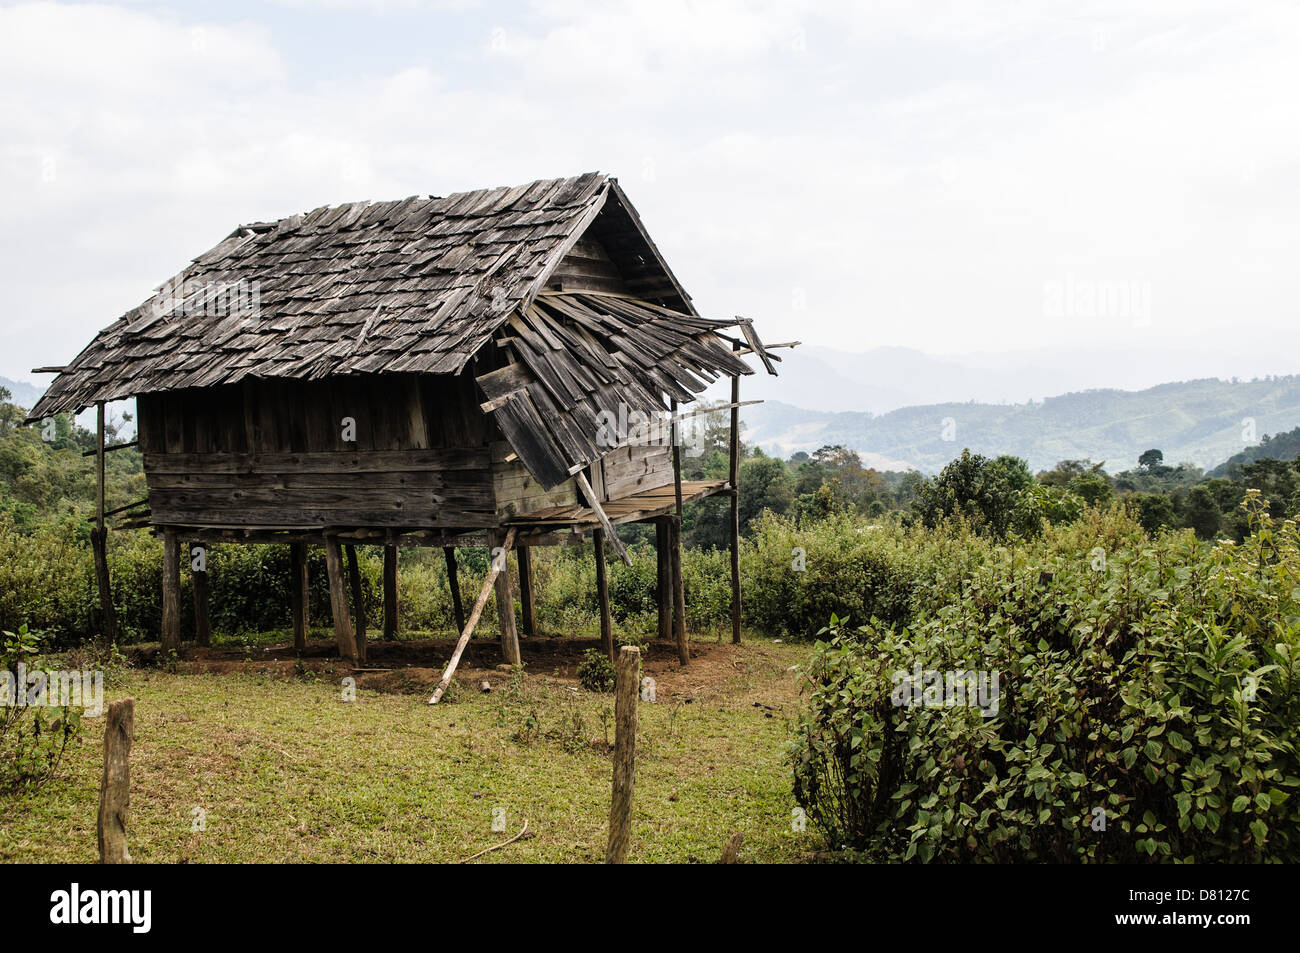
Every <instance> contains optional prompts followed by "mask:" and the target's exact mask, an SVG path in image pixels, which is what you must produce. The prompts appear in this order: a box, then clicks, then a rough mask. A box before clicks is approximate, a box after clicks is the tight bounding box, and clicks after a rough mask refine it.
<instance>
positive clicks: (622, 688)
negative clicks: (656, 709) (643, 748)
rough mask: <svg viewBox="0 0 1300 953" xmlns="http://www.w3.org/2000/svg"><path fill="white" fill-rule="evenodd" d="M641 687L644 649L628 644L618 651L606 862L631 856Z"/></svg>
mask: <svg viewBox="0 0 1300 953" xmlns="http://www.w3.org/2000/svg"><path fill="white" fill-rule="evenodd" d="M640 688H641V650H640V649H639V648H637V647H636V646H634V645H625V646H623V647H622V648H621V649H619V651H618V667H617V679H616V681H615V684H614V784H613V793H612V794H611V796H610V801H609V849H608V850H607V851H606V852H605V863H607V864H621V863H624V862H625V861H626V860H627V852H628V848H629V847H631V845H632V789H633V787H634V786H635V784H634V781H635V773H636V725H637V717H636V707H637V699H638V697H639V696H638V692H639V691H640Z"/></svg>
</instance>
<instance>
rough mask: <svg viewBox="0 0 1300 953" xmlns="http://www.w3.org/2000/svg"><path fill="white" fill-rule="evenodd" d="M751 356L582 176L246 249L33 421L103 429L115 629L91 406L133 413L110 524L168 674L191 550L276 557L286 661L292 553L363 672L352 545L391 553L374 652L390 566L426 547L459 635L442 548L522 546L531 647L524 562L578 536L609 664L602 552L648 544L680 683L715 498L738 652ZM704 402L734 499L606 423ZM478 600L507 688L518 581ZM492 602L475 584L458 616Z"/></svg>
mask: <svg viewBox="0 0 1300 953" xmlns="http://www.w3.org/2000/svg"><path fill="white" fill-rule="evenodd" d="M727 328H734V329H736V330H735V332H734V333H732V334H728V333H726V330H725V329H727ZM751 354H752V355H755V356H756V357H757V358H758V359H759V361H760V362H761V363H762V365H763V366H764V368H765V369H766V370H767V371H768V372H770V373H775V371H774V370H773V365H772V361H773V360H775V358H773V357H772V356H771V355H769V354H768V353H767V349H765V348H764V347H763V345H762V343H761V342H760V341H759V339H758V337H757V336H756V335H755V334H754V332H753V329H752V328H751V327H750V325H749V323H748V322H747V321H745V320H743V319H733V320H714V319H710V318H705V317H702V316H700V315H699V314H698V313H697V312H696V310H695V308H694V307H692V305H691V300H690V297H689V296H688V295H687V294H686V292H685V291H684V290H683V289H682V287H681V285H680V284H679V283H678V281H677V279H676V278H675V277H674V276H673V274H672V272H671V271H670V270H669V268H668V266H667V264H666V263H665V262H664V260H663V257H662V256H661V255H660V254H659V251H658V249H656V247H655V245H654V242H652V241H651V239H650V236H649V235H648V234H647V233H646V231H645V229H644V227H643V226H642V224H641V221H640V219H639V217H638V216H637V213H636V211H635V210H634V209H633V207H632V205H631V203H630V202H629V201H628V200H627V197H626V196H625V195H624V193H623V191H622V189H621V188H620V187H619V185H618V183H617V181H616V180H615V179H614V178H612V177H609V176H605V175H601V174H586V175H580V176H577V177H574V178H568V179H551V180H543V181H538V182H533V183H530V184H528V185H522V186H519V187H516V188H497V189H488V190H482V191H475V192H464V193H459V194H455V195H449V196H446V197H441V198H439V197H412V198H408V199H405V200H404V201H395V202H379V203H370V202H356V203H350V204H346V205H339V206H335V207H324V208H319V209H316V210H315V211H312V212H308V213H306V214H303V215H295V216H293V217H291V218H286V219H282V220H280V221H277V222H269V223H258V224H253V225H246V226H242V227H240V228H238V229H236V230H235V231H234V232H232V233H231V234H230V235H229V236H228V237H227V238H226V239H225V240H224V241H222V242H221V243H220V244H219V245H217V246H216V247H215V248H213V249H211V250H210V251H208V252H206V253H205V254H203V255H201V256H199V257H198V258H197V259H195V260H194V262H193V264H192V265H191V266H189V267H188V268H186V269H185V270H184V271H183V272H182V273H181V274H179V275H177V276H176V277H175V278H173V279H172V280H171V281H169V282H168V283H167V284H165V285H163V286H162V288H161V289H159V291H158V292H157V293H156V294H155V295H154V296H153V297H151V298H150V299H149V300H148V301H146V302H144V303H143V304H142V305H140V306H139V307H137V308H135V309H134V310H132V311H130V312H128V313H127V314H125V315H123V316H122V317H121V318H119V319H118V320H117V321H115V322H114V323H113V324H111V325H110V326H108V327H107V328H105V329H104V330H103V331H101V332H100V333H99V335H98V336H96V337H95V339H94V340H93V341H92V342H91V343H90V345H89V346H87V347H86V348H85V350H83V351H82V352H81V353H80V354H79V355H77V357H76V358H75V359H74V360H73V361H72V362H71V363H70V364H68V365H67V366H66V367H62V368H58V369H57V370H58V371H59V374H58V377H57V378H56V379H55V380H54V381H53V383H52V384H51V386H50V388H49V390H48V391H47V392H46V393H45V395H44V396H43V397H42V398H41V400H40V401H39V402H38V403H37V405H36V406H35V407H34V408H33V410H32V413H31V418H32V419H41V418H43V417H46V416H49V415H51V414H55V413H59V412H64V411H69V412H77V411H80V410H82V409H84V408H87V407H89V406H92V405H97V406H98V407H99V410H100V415H101V428H100V461H101V468H100V472H101V478H100V480H101V494H100V500H101V502H100V506H99V516H98V524H97V530H96V556H97V564H98V565H99V569H100V572H99V579H100V585H101V589H102V592H101V595H102V597H103V599H104V600H105V610H106V612H107V613H108V614H109V618H111V602H110V601H109V599H108V578H107V565H106V562H105V560H104V558H103V550H104V536H103V534H104V516H105V514H104V509H103V502H102V459H103V453H104V452H105V450H106V449H111V448H104V447H103V428H102V414H103V406H104V403H105V402H106V401H113V400H120V399H123V398H128V397H134V398H136V402H137V426H138V442H139V447H140V450H141V452H142V454H143V458H144V468H145V474H146V480H147V485H148V499H147V512H144V511H142V510H141V511H136V512H135V514H134V516H135V519H134V520H133V521H129V522H128V523H127V525H132V526H137V527H141V526H148V527H150V528H151V529H152V530H153V531H154V532H156V533H159V534H161V535H162V536H163V537H164V538H165V540H166V544H165V547H164V553H165V556H164V575H163V588H164V593H163V606H162V642H163V648H164V650H178V649H179V647H180V615H179V613H180V607H179V597H178V592H179V573H180V564H181V559H180V555H179V554H180V547H181V544H182V543H189V544H202V543H205V542H250V543H277V542H278V543H286V544H289V545H291V546H292V547H293V552H294V564H295V567H296V568H295V574H294V586H293V588H294V594H293V624H294V632H295V638H296V641H297V643H298V645H299V646H300V647H303V646H304V645H305V641H304V640H305V634H306V624H307V622H306V612H307V606H306V568H305V567H306V559H305V551H306V547H307V546H312V545H319V546H323V547H324V548H325V552H326V563H327V566H328V571H329V583H330V585H329V591H330V598H331V603H332V606H333V619H334V626H335V631H336V636H337V640H338V647H339V650H340V652H341V653H342V654H343V656H345V657H347V658H350V659H360V660H364V658H365V638H364V632H362V638H361V639H359V640H358V639H357V638H356V634H355V632H354V629H353V625H352V618H351V617H350V615H349V611H348V593H347V588H348V587H347V584H346V580H345V575H346V571H345V569H344V559H343V557H344V556H345V555H351V556H352V557H353V560H352V561H353V567H355V553H349V552H348V550H349V548H350V547H352V546H355V545H356V544H358V543H367V544H382V545H384V546H385V547H387V548H386V550H385V553H386V558H385V587H384V588H385V610H386V612H385V615H386V618H385V622H384V625H385V631H386V632H387V633H388V634H392V632H393V631H394V630H395V627H396V605H397V592H396V579H397V571H396V569H397V553H398V547H400V546H406V545H425V546H441V547H443V548H444V550H445V553H446V558H447V565H448V567H449V570H450V572H451V574H452V591H453V593H454V594H455V598H456V600H457V605H456V609H457V616H458V618H457V621H458V624H459V625H460V626H461V628H462V630H468V629H472V627H473V622H474V621H477V613H475V619H474V620H472V621H470V622H469V624H468V625H467V624H466V620H465V618H464V612H463V609H462V608H461V606H460V603H459V592H458V588H457V585H456V581H455V566H456V561H455V547H457V546H474V545H477V546H483V545H491V546H494V547H498V556H499V557H500V556H501V555H503V553H504V552H505V551H507V550H509V549H510V548H512V547H513V548H514V549H515V551H516V552H517V553H518V559H517V562H518V570H519V584H520V588H521V594H522V602H523V628H524V634H525V636H527V635H531V634H533V609H532V591H531V588H532V587H531V576H530V565H529V564H530V560H529V558H528V553H529V548H530V547H532V546H536V545H547V544H556V543H572V542H580V541H582V540H583V539H584V538H586V534H588V533H590V534H591V537H592V538H593V539H594V541H595V546H596V552H597V565H598V567H599V572H598V577H599V587H600V589H601V592H600V594H599V595H600V600H601V604H602V607H603V608H605V609H606V611H605V612H604V613H603V616H604V620H603V624H602V633H603V636H604V640H605V643H606V647H607V648H608V649H609V650H610V652H611V654H612V651H613V644H612V638H611V634H610V628H609V622H608V611H607V606H608V596H607V592H606V591H605V574H604V550H603V547H604V546H605V545H606V544H608V545H610V546H612V547H613V548H614V549H615V550H616V551H617V552H618V553H619V554H620V555H622V556H623V557H624V558H626V553H624V552H623V549H622V544H621V543H620V542H619V540H618V536H617V535H616V527H617V526H618V525H619V524H620V523H627V522H633V521H639V522H646V521H654V522H655V523H656V524H657V538H658V541H659V554H660V556H659V563H660V571H659V579H660V585H659V601H660V626H661V633H662V634H664V635H668V634H669V633H670V632H671V633H672V634H674V635H675V637H676V639H677V642H678V648H679V653H680V657H681V661H682V662H683V663H686V662H687V660H688V658H689V651H688V648H687V644H686V634H685V624H684V620H683V618H682V616H683V593H682V582H681V554H680V528H681V527H680V520H681V512H682V505H683V504H684V503H686V502H689V501H692V500H699V499H702V498H704V497H707V496H710V495H713V494H729V495H730V496H731V512H732V541H731V542H732V588H733V637H734V638H736V639H737V640H738V639H739V633H740V628H739V626H740V590H739V579H738V571H737V558H736V553H735V547H736V544H737V540H736V527H737V518H736V513H737V503H736V499H737V498H736V460H735V450H736V447H737V434H736V429H737V410H736V407H737V406H738V403H739V397H738V392H737V387H738V381H739V376H740V375H743V374H749V373H751V369H750V368H749V366H748V365H747V364H746V362H745V361H744V360H743V358H744V357H745V356H746V355H751ZM51 370H55V369H51ZM723 376H726V377H730V378H731V379H732V403H731V405H730V412H731V427H732V433H731V447H732V462H731V470H730V478H729V479H727V480H711V481H704V482H686V483H683V482H682V480H681V476H680V472H681V471H680V459H679V449H678V448H677V446H676V444H675V443H674V442H673V441H672V439H653V436H652V439H645V437H646V433H645V431H646V428H644V427H633V428H631V429H633V430H635V431H637V432H635V433H629V432H627V431H628V428H627V426H626V424H623V425H622V426H620V424H619V423H618V422H620V421H628V420H632V421H637V422H639V421H641V420H645V419H652V420H658V421H662V420H663V419H664V418H665V417H666V416H667V415H669V414H676V416H672V417H671V429H672V430H674V431H676V430H679V429H680V428H681V424H680V418H681V416H683V415H684V412H682V411H678V410H677V408H678V407H679V406H680V405H682V404H686V403H689V402H690V401H692V400H694V399H695V398H696V396H697V395H698V394H699V393H700V392H701V391H702V390H703V389H704V388H705V387H706V386H707V385H708V384H709V383H711V382H713V381H715V380H717V379H718V378H719V377H723ZM724 406H725V405H724ZM638 415H646V416H644V417H642V416H638ZM611 421H614V422H615V423H614V424H613V426H612V427H611V426H610V422H611ZM650 430H651V431H652V432H653V430H654V428H650ZM611 433H612V434H613V436H612V437H611ZM143 502H145V501H142V503H143ZM503 563H504V559H501V558H498V559H497V560H495V561H494V564H493V565H494V567H499V566H501V565H502V564H503ZM353 574H354V579H353V582H354V583H355V582H356V581H357V580H356V578H355V568H353ZM490 585H491V586H492V587H494V588H495V591H496V597H497V600H498V609H499V616H500V619H501V641H502V651H503V654H504V656H505V658H506V660H507V661H510V662H512V663H515V662H518V661H519V643H518V636H517V633H516V631H515V623H514V613H513V609H512V607H513V587H512V584H511V580H510V575H509V572H508V571H507V572H496V571H494V572H493V573H492V574H491V577H490ZM358 588H359V587H358ZM487 597H488V588H487V586H485V587H484V591H483V593H482V598H481V599H480V600H479V603H478V604H477V606H476V609H481V607H482V604H483V602H485V601H486V599H487ZM356 608H359V607H358V606H354V609H356ZM200 612H201V614H202V610H200ZM205 625H206V620H205V619H200V620H199V623H198V626H199V629H200V632H203V631H205V629H204V626H205ZM464 634H465V635H466V636H468V631H465V632H464Z"/></svg>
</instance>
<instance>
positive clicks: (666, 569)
mask: <svg viewBox="0 0 1300 953" xmlns="http://www.w3.org/2000/svg"><path fill="white" fill-rule="evenodd" d="M655 569H656V570H657V572H658V585H657V586H656V587H655V588H656V591H655V595H656V597H657V600H658V608H659V638H661V639H664V640H665V641H667V640H668V639H671V638H672V637H673V570H672V555H671V553H669V551H668V520H667V519H665V518H664V517H662V516H661V517H659V518H657V519H656V520H655Z"/></svg>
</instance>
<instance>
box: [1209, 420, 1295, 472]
mask: <svg viewBox="0 0 1300 953" xmlns="http://www.w3.org/2000/svg"><path fill="white" fill-rule="evenodd" d="M1297 456H1300V427H1296V428H1295V429H1294V430H1288V431H1287V432H1286V433H1279V434H1274V435H1272V436H1269V435H1268V434H1265V435H1264V438H1263V439H1261V440H1260V442H1259V443H1258V444H1257V445H1256V446H1254V447H1247V448H1246V449H1245V450H1242V451H1241V452H1240V453H1234V454H1233V455H1232V456H1230V457H1229V458H1228V459H1227V460H1225V461H1223V463H1221V464H1219V465H1218V466H1217V467H1215V468H1214V469H1213V470H1211V471H1210V472H1209V473H1207V474H1206V476H1208V477H1229V478H1236V477H1237V476H1238V475H1239V474H1240V472H1241V468H1242V467H1243V466H1245V465H1246V464H1247V463H1254V462H1255V461H1256V460H1264V459H1269V460H1294V459H1295V458H1296V457H1297Z"/></svg>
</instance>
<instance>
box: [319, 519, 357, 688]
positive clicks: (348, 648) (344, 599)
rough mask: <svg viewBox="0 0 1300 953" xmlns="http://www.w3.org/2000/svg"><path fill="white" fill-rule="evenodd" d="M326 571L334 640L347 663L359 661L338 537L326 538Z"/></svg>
mask: <svg viewBox="0 0 1300 953" xmlns="http://www.w3.org/2000/svg"><path fill="white" fill-rule="evenodd" d="M325 571H326V574H327V575H328V576H329V584H330V613H331V614H332V615H333V617H334V638H335V639H336V640H337V641H338V646H339V655H340V656H341V657H342V658H344V659H346V660H347V661H350V662H353V663H355V662H356V661H357V643H356V641H355V639H354V637H353V635H352V620H351V619H350V618H348V593H347V588H346V586H345V583H344V581H343V555H342V553H341V552H340V551H339V538H338V537H337V536H326V537H325Z"/></svg>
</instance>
